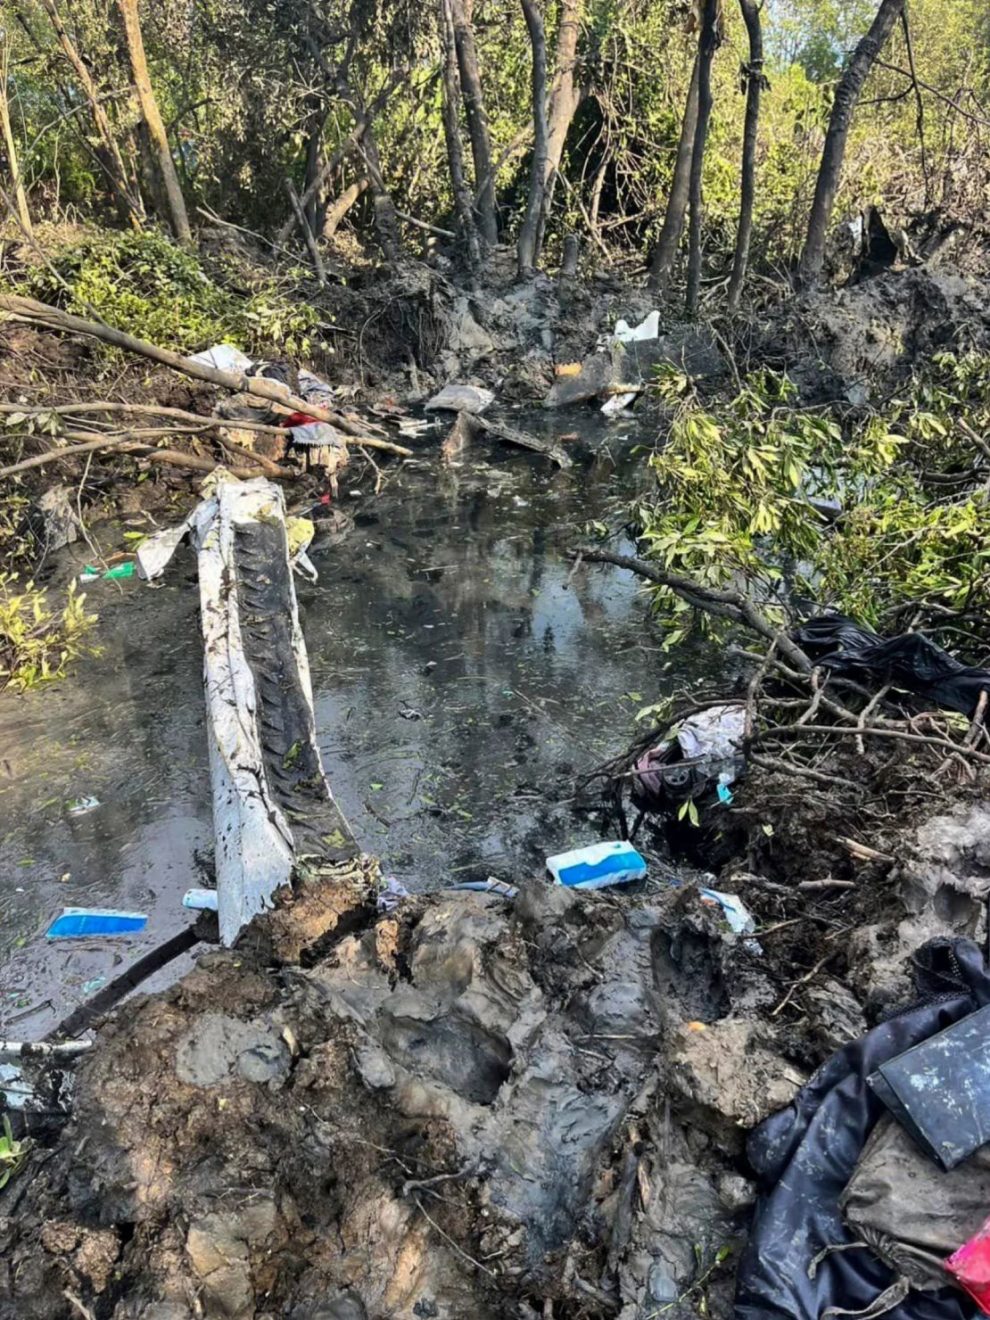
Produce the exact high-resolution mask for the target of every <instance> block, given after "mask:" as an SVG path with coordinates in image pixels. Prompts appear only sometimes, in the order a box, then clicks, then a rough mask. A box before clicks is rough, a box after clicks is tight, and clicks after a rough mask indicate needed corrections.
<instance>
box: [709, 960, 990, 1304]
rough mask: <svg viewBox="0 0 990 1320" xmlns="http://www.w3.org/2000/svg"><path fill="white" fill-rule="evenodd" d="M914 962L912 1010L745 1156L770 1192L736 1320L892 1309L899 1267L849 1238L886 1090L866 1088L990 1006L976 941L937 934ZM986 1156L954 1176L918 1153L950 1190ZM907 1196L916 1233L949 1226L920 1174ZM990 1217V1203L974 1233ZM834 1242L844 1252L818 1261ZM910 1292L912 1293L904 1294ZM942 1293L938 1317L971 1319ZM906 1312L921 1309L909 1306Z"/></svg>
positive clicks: (853, 1050) (901, 1193) (806, 1092)
mask: <svg viewBox="0 0 990 1320" xmlns="http://www.w3.org/2000/svg"><path fill="white" fill-rule="evenodd" d="M910 966H911V967H912V969H913V971H914V977H915V986H916V991H917V995H918V999H917V1001H916V1003H915V1004H914V1006H913V1007H910V1008H907V1009H903V1010H901V1011H900V1012H898V1013H896V1014H894V1015H892V1016H891V1017H889V1018H887V1019H886V1020H885V1021H883V1022H881V1023H880V1024H879V1026H876V1027H874V1028H873V1030H872V1031H869V1032H867V1033H866V1034H865V1035H864V1036H862V1037H861V1038H860V1039H854V1040H850V1041H848V1042H847V1043H846V1044H844V1045H843V1046H842V1047H841V1049H839V1050H838V1051H837V1053H835V1054H833V1055H832V1057H831V1058H830V1059H829V1060H828V1061H827V1062H826V1063H825V1064H824V1065H823V1066H822V1067H821V1068H819V1069H818V1071H817V1072H816V1073H815V1075H814V1077H813V1078H812V1080H811V1081H810V1082H808V1083H807V1084H806V1085H805V1086H804V1088H803V1089H802V1090H801V1091H800V1092H799V1093H798V1095H797V1096H796V1097H795V1099H794V1101H793V1102H792V1103H791V1104H790V1105H789V1106H788V1107H787V1108H786V1109H782V1110H780V1111H779V1112H778V1113H776V1114H773V1115H772V1116H771V1117H770V1118H768V1119H766V1120H765V1121H764V1122H763V1123H761V1124H760V1126H759V1127H758V1128H756V1129H755V1131H754V1132H752V1133H751V1134H750V1136H749V1139H748V1141H747V1147H746V1152H747V1156H748V1159H749V1162H750V1164H751V1165H752V1167H753V1169H754V1171H755V1172H756V1174H757V1175H758V1177H759V1181H760V1186H761V1189H762V1190H761V1195H760V1200H759V1204H758V1207H757V1211H756V1214H755V1216H754V1219H753V1227H752V1231H751V1235H750V1238H749V1242H748V1244H747V1246H746V1249H745V1254H744V1256H743V1258H742V1261H741V1263H740V1267H739V1275H738V1288H737V1293H736V1305H735V1310H734V1311H733V1315H734V1317H735V1320H765V1317H766V1316H767V1315H768V1314H773V1315H780V1316H808V1317H814V1316H820V1315H822V1314H823V1313H824V1312H826V1311H827V1310H828V1308H829V1307H845V1308H847V1312H849V1313H852V1314H854V1315H855V1314H857V1313H859V1312H863V1313H866V1314H873V1315H875V1316H879V1315H881V1314H883V1310H882V1309H881V1306H880V1304H879V1299H880V1298H882V1296H883V1293H884V1291H885V1290H886V1289H887V1288H888V1287H889V1286H890V1285H891V1272H890V1269H889V1268H888V1267H886V1266H884V1265H883V1263H882V1262H881V1261H880V1260H879V1259H878V1258H877V1257H876V1256H875V1255H874V1254H873V1250H872V1249H867V1248H866V1247H863V1246H860V1247H858V1248H857V1249H856V1250H850V1249H849V1245H850V1244H855V1243H861V1242H862V1237H861V1235H860V1234H859V1233H857V1232H856V1231H855V1230H852V1229H850V1228H848V1227H846V1226H844V1225H843V1223H842V1204H843V1202H844V1200H845V1197H846V1192H847V1188H848V1187H849V1185H850V1182H851V1180H852V1179H853V1175H854V1173H855V1171H856V1169H857V1166H858V1165H860V1163H861V1161H863V1160H865V1157H866V1153H867V1152H866V1151H865V1147H866V1145H867V1141H868V1139H870V1138H871V1134H872V1133H873V1132H874V1129H875V1128H876V1127H877V1118H878V1110H879V1109H880V1106H879V1105H878V1103H877V1099H876V1096H875V1095H874V1094H873V1092H872V1090H871V1089H870V1088H869V1087H868V1086H866V1085H864V1081H865V1078H866V1076H867V1075H868V1074H869V1073H872V1072H875V1071H876V1069H877V1068H878V1067H879V1066H880V1065H881V1064H883V1063H884V1062H885V1061H886V1060H889V1059H893V1058H895V1057H896V1056H897V1055H899V1054H903V1053H904V1052H905V1050H907V1049H909V1048H910V1047H911V1046H912V1045H917V1044H919V1043H920V1042H921V1041H923V1040H927V1039H928V1038H929V1037H930V1036H932V1035H934V1034H935V1033H936V1032H937V1031H939V1030H941V1029H942V1028H943V1027H944V1026H945V1024H946V1023H951V1022H958V1021H960V1020H962V1019H964V1018H965V1017H966V1016H967V1015H969V1014H972V1013H974V1012H975V1011H976V1010H978V1009H980V1008H982V1007H983V1006H984V1005H985V1004H987V1003H988V1002H990V970H988V968H987V965H986V963H985V961H984V958H983V954H982V952H981V951H980V949H979V948H978V947H977V945H976V944H974V943H973V942H972V941H970V940H962V939H951V940H950V939H944V938H943V939H935V940H931V941H930V942H929V943H928V944H926V945H924V946H923V947H922V948H920V949H918V950H917V951H916V952H915V954H914V956H913V957H912V958H911V960H910ZM933 1098H934V1099H937V1100H938V1101H940V1102H941V1103H943V1104H946V1103H948V1102H950V1101H955V1102H957V1103H956V1104H954V1105H953V1107H954V1108H955V1107H958V1102H961V1101H962V1100H963V1097H962V1096H961V1095H957V1096H953V1097H950V1096H948V1095H947V1094H946V1093H945V1092H944V1091H942V1090H941V1089H940V1090H939V1091H938V1092H937V1093H936V1094H935V1095H934V1096H933ZM891 1128H892V1130H893V1132H894V1134H895V1135H897V1136H903V1137H904V1138H905V1140H904V1149H905V1150H907V1148H908V1147H909V1146H910V1145H911V1143H910V1140H909V1139H907V1137H906V1134H903V1133H901V1131H900V1129H899V1127H898V1125H897V1124H891ZM877 1139H878V1140H879V1138H877ZM981 1154H982V1153H978V1154H977V1155H974V1156H973V1157H971V1163H969V1164H967V1165H965V1166H960V1169H959V1170H957V1171H956V1172H955V1173H952V1174H946V1173H944V1172H942V1170H941V1169H939V1167H938V1166H937V1165H936V1164H935V1163H933V1162H932V1161H930V1160H927V1159H926V1158H925V1157H924V1156H923V1155H921V1154H920V1152H919V1153H918V1166H917V1167H919V1168H927V1169H928V1171H929V1173H930V1177H931V1180H932V1182H931V1185H932V1186H936V1185H937V1186H943V1185H946V1184H947V1182H948V1180H949V1179H953V1178H957V1177H958V1176H959V1175H960V1174H961V1173H962V1168H963V1167H965V1168H966V1169H969V1168H971V1167H972V1162H975V1161H976V1160H977V1159H980V1158H981ZM910 1167H911V1168H912V1170H913V1169H914V1167H915V1166H913V1165H912V1166H910ZM970 1185H971V1184H970V1182H969V1180H966V1179H960V1182H959V1187H960V1188H962V1189H964V1190H965V1187H968V1186H970ZM967 1194H968V1193H967ZM897 1197H898V1206H899V1207H900V1208H899V1210H898V1212H897V1213H898V1215H899V1216H900V1217H901V1222H902V1223H904V1224H905V1226H906V1228H907V1230H908V1231H910V1230H911V1229H913V1227H914V1225H916V1224H917V1223H918V1222H919V1221H920V1220H921V1219H924V1221H925V1224H926V1225H927V1226H928V1227H929V1228H931V1227H932V1226H935V1225H937V1224H938V1223H939V1214H938V1211H937V1209H936V1210H935V1211H934V1212H932V1213H929V1207H930V1206H934V1202H933V1201H931V1199H930V1198H928V1204H927V1205H926V1204H925V1200H926V1197H925V1196H921V1197H919V1196H918V1192H917V1181H916V1179H915V1178H914V1177H908V1178H904V1177H903V1174H899V1176H898V1182H897ZM905 1216H908V1217H909V1219H910V1223H909V1222H908V1220H907V1219H906V1218H905ZM985 1216H986V1205H985V1204H984V1205H983V1206H982V1208H981V1210H980V1213H979V1216H978V1218H977V1220H976V1222H975V1223H974V1225H973V1228H972V1230H971V1232H970V1236H971V1235H972V1233H975V1232H976V1231H977V1229H978V1227H979V1224H980V1223H981V1222H982V1219H983V1218H985ZM902 1236H903V1234H902V1233H900V1232H898V1235H897V1241H894V1242H893V1243H892V1244H891V1245H892V1246H893V1247H894V1248H895V1249H898V1248H899V1247H900V1246H901V1245H902V1241H901V1239H902ZM966 1236H967V1235H966V1234H960V1235H958V1236H956V1237H954V1238H953V1239H952V1245H951V1246H947V1247H946V1248H945V1250H944V1251H942V1252H941V1253H940V1254H939V1255H938V1256H937V1257H936V1259H937V1260H939V1261H941V1260H942V1259H944V1257H945V1256H946V1255H947V1254H948V1253H949V1251H950V1250H954V1249H955V1247H956V1246H957V1245H958V1243H960V1242H962V1241H965V1240H966ZM827 1246H841V1247H845V1248H846V1249H845V1250H843V1251H842V1252H841V1253H832V1254H830V1255H827V1256H825V1257H823V1258H821V1259H820V1260H816V1259H815V1258H816V1257H817V1256H818V1254H819V1253H820V1252H821V1250H822V1248H823V1247H827ZM898 1255H901V1253H900V1251H898ZM904 1295H905V1293H904V1292H902V1293H901V1299H900V1300H903V1297H904ZM939 1299H940V1300H939V1301H938V1303H936V1301H935V1300H934V1299H932V1301H931V1305H930V1306H929V1307H928V1309H927V1310H925V1311H924V1314H926V1315H929V1314H930V1315H933V1316H934V1315H936V1314H937V1315H939V1316H940V1317H941V1316H944V1317H945V1320H962V1318H963V1317H964V1316H967V1315H969V1314H970V1312H969V1309H968V1308H967V1307H966V1306H965V1305H964V1304H963V1302H962V1299H961V1297H960V1298H959V1301H958V1302H957V1301H956V1300H955V1299H954V1298H953V1297H952V1294H951V1293H950V1292H949V1291H948V1289H946V1290H945V1291H944V1292H943V1293H941V1294H940V1295H939ZM939 1307H941V1309H938V1308H939ZM888 1309H890V1308H888ZM900 1313H901V1312H900V1311H898V1314H900ZM903 1314H905V1315H907V1314H919V1315H920V1314H922V1312H921V1311H920V1310H914V1311H908V1310H905V1311H904V1312H903Z"/></svg>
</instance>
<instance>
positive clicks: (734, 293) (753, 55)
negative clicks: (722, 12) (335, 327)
mask: <svg viewBox="0 0 990 1320" xmlns="http://www.w3.org/2000/svg"><path fill="white" fill-rule="evenodd" d="M739 7H740V8H741V9H742V16H743V22H744V23H745V24H746V32H747V35H748V37H749V61H748V63H747V64H745V65H743V79H744V81H745V84H746V119H745V123H744V125H743V150H742V180H741V184H740V189H739V226H738V229H737V230H736V250H735V254H734V256H733V259H732V276H731V278H730V280H729V292H728V299H727V300H728V304H729V311H730V312H734V311H735V310H736V308H737V307H738V306H739V296H740V294H741V293H742V287H743V281H744V280H745V278H746V266H747V264H748V262H749V244H750V239H751V238H752V236H753V202H754V201H755V198H756V139H757V134H758V132H759V127H760V93H761V92H762V90H763V87H764V85H765V83H766V78H765V77H764V74H763V28H762V25H761V22H760V4H759V3H758V0H739Z"/></svg>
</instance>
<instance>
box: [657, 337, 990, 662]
mask: <svg viewBox="0 0 990 1320" xmlns="http://www.w3.org/2000/svg"><path fill="white" fill-rule="evenodd" d="M657 391H658V393H659V394H660V395H661V397H662V398H664V399H665V400H666V402H667V403H668V404H669V405H671V406H672V408H673V410H674V411H673V420H672V423H671V428H670V434H669V437H668V439H667V441H666V443H665V445H664V446H663V447H662V448H661V449H659V450H658V452H656V453H655V454H654V455H653V456H652V457H651V458H650V465H651V467H652V469H653V472H654V474H655V477H656V482H657V491H656V498H654V499H652V500H649V501H646V502H644V503H643V504H641V505H640V507H639V508H638V511H637V513H638V519H639V522H640V525H641V528H642V537H643V541H644V543H645V545H646V546H647V547H648V554H649V557H650V558H652V559H654V560H657V561H659V563H661V564H662V565H663V567H664V568H665V569H666V570H667V571H669V572H672V573H678V574H681V575H683V576H686V577H690V578H693V579H694V580H695V581H697V582H700V583H702V584H703V585H705V586H709V587H717V588H719V587H727V586H731V585H733V584H734V583H738V582H740V581H745V583H746V584H748V585H749V587H750V589H754V588H755V590H756V592H757V594H758V596H759V597H760V598H761V600H762V601H763V602H764V604H765V606H766V608H767V609H768V611H769V612H771V613H774V612H776V613H777V614H778V615H780V616H782V615H783V613H784V612H785V609H786V605H787V602H788V600H789V598H791V597H792V596H794V595H797V596H804V597H808V598H812V599H815V600H816V601H817V602H818V603H819V604H821V605H828V606H834V607H836V608H838V609H840V610H843V611H844V612H846V613H849V614H852V615H855V616H856V617H858V618H860V619H863V620H864V621H866V622H869V623H873V624H877V623H880V622H881V621H882V619H883V617H884V615H885V614H889V613H890V612H891V611H893V610H896V609H897V607H899V606H901V605H903V604H904V603H905V602H908V601H922V602H925V603H926V604H928V605H931V606H934V607H935V608H936V609H938V608H941V609H948V610H958V609H961V608H963V607H967V608H968V609H970V610H975V609H979V608H981V607H982V606H983V605H984V603H985V602H986V599H987V595H988V586H990V545H987V543H986V527H987V503H988V496H987V491H986V489H985V487H984V484H983V482H984V481H985V473H981V474H979V479H978V480H977V473H976V471H975V469H974V458H978V457H979V453H978V449H975V448H974V439H973V436H974V435H976V436H977V441H976V443H977V444H978V443H979V441H978V434H979V433H982V431H985V430H986V427H987V424H988V422H990V359H988V358H986V357H976V356H973V357H967V358H962V359H957V358H955V357H953V356H951V355H944V356H942V357H939V358H937V359H935V360H934V362H933V363H932V364H930V366H929V367H928V368H927V369H926V370H925V371H924V372H923V373H921V374H919V375H918V376H917V377H916V378H915V380H914V381H913V382H912V384H911V388H910V389H909V390H907V391H906V392H905V395H904V397H903V398H901V399H899V400H897V401H895V402H894V403H893V404H891V405H890V407H889V408H888V409H886V410H885V411H884V413H883V414H880V415H873V416H870V417H868V418H867V419H866V420H865V421H861V422H858V423H856V424H855V425H853V426H852V427H851V428H850V429H847V430H844V429H843V428H842V427H840V426H839V424H838V423H837V422H836V421H835V420H834V419H833V418H832V417H831V416H830V415H829V414H828V413H825V412H823V411H821V410H817V409H802V408H800V407H799V406H798V405H797V403H796V401H795V398H794V390H793V387H792V386H791V385H790V383H789V382H788V381H787V380H786V378H784V377H780V376H775V375H772V374H770V373H763V374H760V375H756V376H752V377H750V378H749V379H747V380H746V381H745V382H744V383H743V384H742V387H741V389H740V390H739V392H738V393H737V394H736V395H735V397H733V398H731V399H729V400H727V401H726V402H724V403H723V404H721V405H719V406H717V407H715V408H708V409H706V408H704V407H702V405H701V403H700V402H699V400H698V399H697V397H696V395H695V394H694V392H693V389H692V387H691V384H690V382H689V381H688V380H687V378H686V377H684V376H683V375H681V374H679V373H677V372H674V371H669V372H667V373H666V374H665V375H664V376H662V377H661V379H660V381H659V383H658V385H657ZM834 495H838V496H839V498H840V500H841V502H842V504H843V505H844V506H845V512H844V514H843V516H842V518H841V519H840V520H839V522H838V524H837V525H836V526H835V527H832V526H830V525H829V523H828V522H827V521H826V520H825V519H824V518H822V517H821V516H820V515H819V514H818V513H817V512H816V510H815V509H814V507H812V505H810V504H809V499H812V498H814V497H821V496H834ZM655 599H656V603H657V607H658V609H659V610H660V611H661V612H663V613H664V615H665V616H666V617H667V619H668V621H669V623H670V625H671V631H670V633H669V634H668V638H667V641H668V645H671V644H673V643H675V642H677V641H679V640H680V639H681V638H682V637H683V636H684V635H685V633H686V632H687V631H688V630H689V628H690V627H691V626H692V625H693V623H694V622H695V619H694V616H693V614H692V611H691V609H690V607H689V606H688V605H687V604H686V603H685V602H684V601H683V600H682V599H680V598H679V597H677V596H675V595H674V593H673V592H672V591H670V590H669V589H667V588H658V589H657V591H656V596H655ZM706 623H708V626H710V621H708V620H707V619H706Z"/></svg>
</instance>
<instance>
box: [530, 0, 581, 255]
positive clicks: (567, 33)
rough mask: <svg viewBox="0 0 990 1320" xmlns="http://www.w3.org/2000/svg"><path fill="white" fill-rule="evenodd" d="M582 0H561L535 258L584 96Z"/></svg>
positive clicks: (540, 245)
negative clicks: (579, 53) (580, 61)
mask: <svg viewBox="0 0 990 1320" xmlns="http://www.w3.org/2000/svg"><path fill="white" fill-rule="evenodd" d="M583 8H584V0H562V2H561V6H560V26H559V28H558V29H557V45H556V49H555V51H554V72H553V82H552V83H551V85H550V104H549V106H548V108H547V165H546V187H545V194H546V195H545V198H544V202H543V212H542V215H541V216H540V232H539V234H538V235H537V240H536V253H537V257H538V256H539V254H540V252H541V251H542V249H543V230H544V228H545V226H546V219H547V215H548V214H549V211H550V205H551V202H552V201H553V190H554V184H555V183H556V181H557V171H558V170H559V169H560V162H561V160H562V159H563V155H564V143H565V142H566V141H567V134H568V131H569V130H570V127H571V124H572V122H573V120H574V116H575V114H576V113H577V108H578V106H579V105H580V104H581V101H582V100H583V99H584V88H583V87H580V86H579V85H578V82H577V78H576V77H575V70H576V68H577V46H578V37H579V35H580V32H581V13H582V10H583Z"/></svg>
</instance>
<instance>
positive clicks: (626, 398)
mask: <svg viewBox="0 0 990 1320" xmlns="http://www.w3.org/2000/svg"><path fill="white" fill-rule="evenodd" d="M637 394H638V391H636V390H629V391H628V392H626V393H624V394H610V395H609V397H608V398H607V399H606V400H605V402H604V403H603V404H602V409H601V410H602V412H603V413H604V414H605V416H606V417H615V416H617V414H619V413H620V412H624V411H625V410H626V408H628V407H629V405H630V404H631V403H633V402H634V401H635V399H636V398H637Z"/></svg>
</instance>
